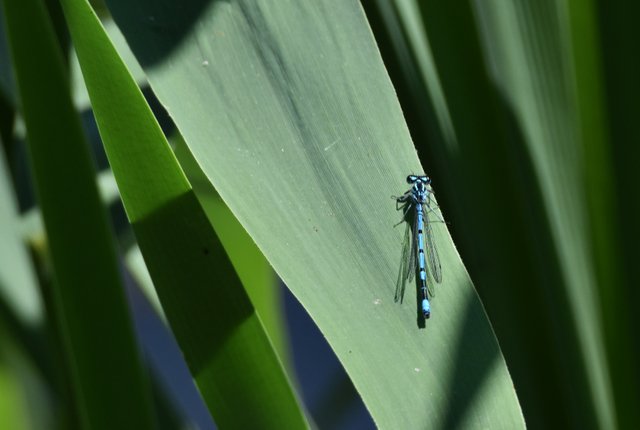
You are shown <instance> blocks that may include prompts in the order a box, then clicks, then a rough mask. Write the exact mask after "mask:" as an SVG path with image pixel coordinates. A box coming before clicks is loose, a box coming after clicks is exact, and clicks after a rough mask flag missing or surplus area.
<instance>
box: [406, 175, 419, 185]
mask: <svg viewBox="0 0 640 430" xmlns="http://www.w3.org/2000/svg"><path fill="white" fill-rule="evenodd" d="M417 180H418V177H417V176H416V175H409V176H407V184H413V183H414V182H415V181H417Z"/></svg>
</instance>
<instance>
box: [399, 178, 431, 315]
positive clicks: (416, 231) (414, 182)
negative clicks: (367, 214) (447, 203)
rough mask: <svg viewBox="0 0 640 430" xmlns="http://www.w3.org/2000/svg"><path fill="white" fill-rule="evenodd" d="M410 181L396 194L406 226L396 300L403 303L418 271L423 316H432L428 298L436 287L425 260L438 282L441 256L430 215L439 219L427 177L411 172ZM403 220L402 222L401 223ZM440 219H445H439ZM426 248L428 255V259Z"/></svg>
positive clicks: (408, 179) (429, 180)
mask: <svg viewBox="0 0 640 430" xmlns="http://www.w3.org/2000/svg"><path fill="white" fill-rule="evenodd" d="M407 183H408V184H410V185H411V189H409V190H408V191H407V192H406V193H404V194H403V195H402V196H400V197H396V198H395V199H396V209H397V210H401V211H402V221H404V222H406V224H407V227H406V230H405V233H404V245H403V247H402V261H401V263H400V272H399V273H398V282H397V285H396V295H395V301H396V302H397V301H400V302H402V298H403V296H404V290H405V287H406V284H407V282H411V281H412V280H413V278H414V276H415V274H416V272H418V287H419V291H420V297H421V304H420V309H421V310H422V316H423V317H424V318H425V319H427V318H429V317H430V316H431V305H430V303H429V298H431V297H433V290H432V288H431V287H430V285H429V283H428V282H427V277H428V276H427V270H426V269H427V268H426V264H425V260H428V261H429V275H430V277H431V279H433V280H434V281H435V282H437V283H440V282H441V281H442V270H441V268H440V257H439V256H438V250H437V249H436V246H435V243H434V241H433V230H432V228H431V222H430V221H429V216H431V215H433V216H435V217H438V218H440V217H439V216H438V215H437V213H436V212H435V209H436V206H435V202H434V201H433V200H432V198H431V197H432V195H433V189H431V179H429V177H428V176H418V175H409V176H407ZM402 221H400V222H401V223H402ZM440 221H442V220H441V219H440ZM425 251H426V253H427V258H426V259H425V255H424V254H425Z"/></svg>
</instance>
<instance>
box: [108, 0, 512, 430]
mask: <svg viewBox="0 0 640 430" xmlns="http://www.w3.org/2000/svg"><path fill="white" fill-rule="evenodd" d="M107 3H108V5H109V7H110V10H111V11H112V14H113V16H114V19H115V21H116V23H117V24H118V25H119V26H120V28H121V30H122V32H123V34H124V35H125V37H126V38H127V40H128V42H129V44H130V46H131V47H132V50H133V52H134V54H135V55H136V56H137V58H138V60H139V61H140V63H141V65H142V66H143V68H144V69H145V70H146V72H147V74H148V78H149V82H150V84H151V86H152V88H153V90H154V92H155V93H156V95H157V96H158V97H159V99H160V100H161V102H162V103H163V104H164V105H165V106H166V108H167V110H168V111H169V113H170V115H171V116H172V118H173V120H174V121H175V123H176V125H177V126H178V128H179V130H180V132H181V134H182V136H183V137H184V139H185V141H186V143H187V145H188V146H189V149H190V150H191V152H192V153H193V155H194V157H195V158H196V160H197V161H198V163H199V165H200V167H201V168H202V170H203V172H204V173H205V174H206V175H207V177H208V178H209V180H210V181H211V182H212V184H213V185H214V186H215V188H216V190H218V192H219V193H220V195H221V197H222V198H223V200H224V201H225V203H227V205H228V206H229V207H230V208H231V210H232V211H233V212H234V214H235V215H236V217H237V218H238V219H239V221H240V222H241V223H242V224H243V226H244V227H245V228H246V230H247V231H248V233H249V234H250V235H251V236H252V238H253V239H254V240H255V242H256V244H257V245H258V247H259V248H260V249H261V251H262V252H263V253H264V255H265V256H266V257H267V259H268V260H269V262H270V263H271V264H272V266H273V267H274V269H275V270H276V271H277V273H278V274H279V275H280V276H281V278H282V279H283V280H284V281H285V283H286V284H287V285H288V287H289V288H290V289H291V290H292V291H293V293H294V294H295V295H296V297H297V298H298V300H300V302H301V303H302V305H303V306H304V307H305V308H306V309H307V310H308V311H309V313H310V315H311V317H312V318H313V319H314V320H315V322H316V323H317V324H318V326H319V327H320V329H321V331H322V332H323V334H324V335H325V336H326V338H327V340H328V341H329V343H330V344H331V346H332V348H333V349H334V351H335V352H336V354H337V356H338V357H339V359H340V360H341V362H342V364H343V365H344V366H345V368H346V370H347V372H348V373H349V375H350V377H351V379H352V380H353V382H354V384H355V386H356V388H357V389H358V391H359V393H360V394H361V396H362V398H363V400H364V402H365V404H366V406H367V407H368V409H369V411H370V412H371V414H372V416H373V418H374V420H375V421H376V423H377V425H378V426H380V427H382V428H425V427H427V428H438V427H456V426H462V427H469V428H486V427H500V428H522V427H523V425H524V424H523V421H522V416H521V413H520V409H519V406H518V402H517V399H516V396H515V393H514V391H513V387H512V383H511V380H510V378H509V375H508V372H507V369H506V366H505V364H504V361H503V359H502V355H501V353H500V350H499V348H498V345H497V342H496V340H495V338H494V335H493V332H492V330H491V328H490V326H489V323H488V322H487V319H486V316H485V314H484V311H483V309H482V306H481V304H480V302H479V300H478V297H477V295H476V293H475V291H474V290H473V285H472V284H471V282H470V280H469V277H468V275H467V273H466V271H465V269H464V267H463V265H462V263H461V261H460V258H459V256H458V254H457V252H456V250H455V248H454V246H453V243H452V242H451V239H450V237H449V235H448V233H447V230H446V228H445V227H444V226H443V225H441V224H438V225H435V227H434V228H435V231H436V236H437V242H438V245H439V250H440V257H441V259H442V262H443V276H444V281H443V284H442V285H439V286H438V288H437V292H436V298H435V299H434V302H433V317H432V319H431V320H429V321H427V325H426V328H425V329H424V330H421V329H419V325H418V324H417V321H416V320H417V315H416V303H415V301H414V299H413V296H414V295H413V294H411V293H409V292H408V294H407V296H406V297H405V302H404V304H402V305H400V304H396V303H394V302H393V296H394V290H395V281H396V275H397V270H398V267H399V263H400V261H399V258H400V251H401V241H402V236H403V228H395V229H394V227H393V226H394V224H396V223H397V222H398V221H399V219H400V214H399V213H398V212H396V210H395V204H394V202H393V200H392V199H391V198H390V196H391V195H399V194H401V193H403V192H404V191H405V189H406V187H407V185H406V183H405V182H404V178H405V177H406V175H407V174H408V173H410V172H421V167H420V163H419V161H418V159H417V156H416V152H415V149H414V148H413V145H412V143H411V140H410V137H409V134H408V131H407V128H406V125H405V122H404V119H403V117H402V113H401V111H400V108H399V105H398V102H397V99H396V96H395V93H394V91H393V88H392V87H391V84H390V82H389V78H388V76H387V74H386V71H385V69H384V67H383V65H382V62H381V60H380V56H379V53H378V50H377V48H376V45H375V42H374V40H373V37H372V34H371V32H370V29H369V27H368V25H367V22H366V20H365V17H364V14H363V11H362V10H361V8H360V5H359V4H358V3H357V2H355V1H303V2H266V1H230V2H225V3H220V2H213V3H206V2H201V3H190V4H189V5H188V6H185V5H184V4H183V3H181V2H177V1H176V2H173V3H164V4H163V5H162V7H160V6H159V5H158V4H157V3H155V2H151V1H146V0H138V1H135V2H133V3H131V2H128V1H127V2H125V1H119V0H113V1H108V2H107ZM435 187H436V190H437V189H438V184H435Z"/></svg>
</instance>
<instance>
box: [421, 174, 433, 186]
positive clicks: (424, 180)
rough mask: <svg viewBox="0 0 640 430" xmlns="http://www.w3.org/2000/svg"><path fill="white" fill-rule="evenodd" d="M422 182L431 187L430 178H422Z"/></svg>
mask: <svg viewBox="0 0 640 430" xmlns="http://www.w3.org/2000/svg"><path fill="white" fill-rule="evenodd" d="M420 180H421V181H422V182H424V183H425V184H426V185H429V184H430V183H431V178H430V177H428V176H423V177H422V178H420Z"/></svg>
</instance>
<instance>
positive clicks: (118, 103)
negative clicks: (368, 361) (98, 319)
mask: <svg viewBox="0 0 640 430" xmlns="http://www.w3.org/2000/svg"><path fill="white" fill-rule="evenodd" d="M62 5H63V9H64V12H65V16H66V19H67V22H68V25H69V29H70V32H71V36H72V39H73V41H74V46H75V48H76V52H77V54H78V58H79V61H80V65H81V68H82V72H83V75H84V78H85V82H86V83H87V89H88V92H89V95H90V99H91V103H92V107H93V110H94V113H95V115H96V120H97V122H98V127H99V129H100V133H101V136H102V139H103V142H104V146H105V150H106V152H107V156H108V157H109V162H110V164H111V167H112V170H113V172H114V176H115V178H116V181H117V182H118V187H119V189H120V192H121V196H122V200H123V203H124V206H125V209H126V211H127V215H128V217H129V220H130V222H131V224H132V225H133V228H134V231H135V233H136V238H137V239H138V243H139V245H140V249H141V250H142V254H143V256H144V258H145V263H146V265H147V267H148V269H149V273H150V275H151V277H152V279H153V282H154V285H155V287H156V290H157V292H158V296H159V298H160V301H161V303H162V306H163V309H164V311H165V315H166V317H167V320H168V321H169V324H170V325H171V328H172V330H173V333H174V334H175V336H176V339H177V341H178V343H179V345H180V347H181V349H182V352H183V353H184V356H185V359H186V361H187V363H188V365H189V368H190V370H191V373H192V375H193V377H194V379H195V381H196V383H197V384H198V388H199V389H200V392H201V394H202V396H203V398H204V400H205V402H206V403H207V405H208V407H209V410H210V411H211V412H212V415H213V417H214V419H215V421H216V423H217V424H218V425H219V426H220V427H223V428H224V427H233V428H248V427H252V426H256V425H257V426H259V427H261V428H283V427H284V428H301V427H305V426H306V422H305V418H304V416H303V414H302V412H301V410H300V408H299V407H298V405H297V402H296V399H295V396H294V394H293V392H292V390H291V387H290V386H289V384H288V380H287V378H286V375H285V373H284V371H283V368H282V365H281V363H280V361H279V360H278V357H277V355H276V354H275V351H274V350H273V347H272V346H271V343H270V341H269V338H268V336H267V335H266V333H265V332H264V329H263V326H262V323H261V321H260V319H259V317H258V315H257V314H256V313H255V311H254V309H253V307H252V305H251V302H250V301H249V298H248V296H247V294H246V292H245V291H244V289H243V288H242V286H241V284H240V282H239V280H238V278H237V276H236V274H235V272H234V271H233V268H232V266H231V265H230V263H229V260H228V259H227V257H226V254H225V253H224V251H223V249H222V246H221V245H220V242H219V240H218V238H217V236H216V235H215V233H214V231H213V228H212V227H211V224H210V223H209V221H208V219H207V218H206V215H205V213H204V211H203V210H202V207H201V206H200V203H199V202H198V200H197V199H196V196H195V194H194V192H193V190H192V188H191V186H190V184H189V183H188V181H187V179H186V177H185V175H184V173H183V171H182V170H181V169H180V166H179V164H178V163H177V161H176V159H175V157H174V154H173V152H172V150H171V148H170V146H169V144H168V143H167V141H166V139H165V137H164V135H163V134H162V131H161V129H160V127H159V125H158V123H157V122H156V120H155V118H154V117H153V114H152V113H151V111H150V109H149V107H148V105H147V104H146V102H145V100H144V98H143V96H142V93H141V92H140V90H139V88H138V86H137V84H136V82H135V81H134V80H133V78H132V77H131V75H130V73H129V72H128V70H127V68H126V66H125V65H124V63H123V62H122V60H121V59H120V57H119V56H118V54H117V52H116V51H115V49H114V47H113V45H112V44H111V42H110V40H109V39H108V36H107V35H106V33H105V32H104V29H103V28H102V26H101V24H100V22H99V21H98V19H97V17H96V16H95V14H94V13H93V11H92V10H91V7H90V6H89V4H88V3H87V2H86V1H83V0H64V1H63V2H62Z"/></svg>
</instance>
